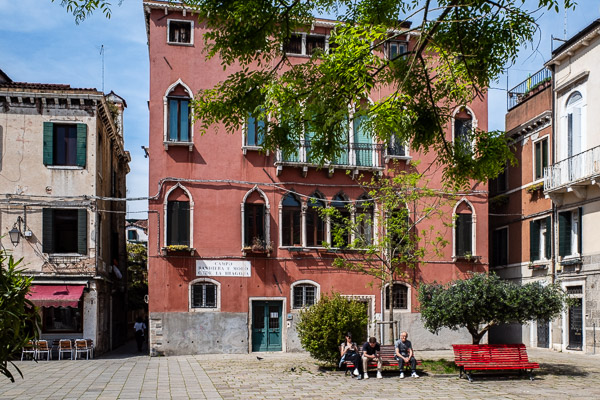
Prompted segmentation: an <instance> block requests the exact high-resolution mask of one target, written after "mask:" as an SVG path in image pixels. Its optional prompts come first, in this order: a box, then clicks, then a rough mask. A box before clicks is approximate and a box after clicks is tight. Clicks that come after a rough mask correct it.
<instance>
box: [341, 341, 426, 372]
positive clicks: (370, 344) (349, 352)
mask: <svg viewBox="0 0 600 400" xmlns="http://www.w3.org/2000/svg"><path fill="white" fill-rule="evenodd" d="M394 347H395V355H394V358H395V359H396V360H398V368H399V369H400V379H403V378H404V372H403V371H404V365H405V364H408V365H410V368H411V370H412V374H411V376H412V377H413V378H418V377H419V375H417V360H416V359H415V357H414V352H413V349H412V344H411V343H410V341H409V340H408V333H406V332H401V333H400V339H398V340H397V341H396V343H395V344H394ZM380 351H381V347H380V345H379V343H377V339H375V338H374V337H370V338H369V340H368V341H366V342H365V343H364V344H363V346H362V350H361V351H359V349H358V347H357V346H356V343H355V342H353V341H352V333H350V332H348V333H346V340H345V341H344V342H343V343H342V344H341V345H340V354H341V356H342V359H341V360H340V368H341V366H342V364H344V363H345V362H347V361H350V362H352V364H354V367H355V368H354V372H353V375H354V376H356V379H363V377H364V379H369V374H368V372H367V366H368V364H369V361H377V379H381V378H383V377H382V376H381V355H380V354H379V352H380Z"/></svg>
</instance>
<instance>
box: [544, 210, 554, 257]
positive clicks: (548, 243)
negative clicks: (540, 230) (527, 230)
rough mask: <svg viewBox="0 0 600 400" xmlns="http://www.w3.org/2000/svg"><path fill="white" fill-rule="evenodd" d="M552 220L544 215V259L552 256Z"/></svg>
mask: <svg viewBox="0 0 600 400" xmlns="http://www.w3.org/2000/svg"><path fill="white" fill-rule="evenodd" d="M551 224H552V221H551V218H550V216H548V217H546V233H545V234H544V241H545V245H546V246H545V247H546V248H545V249H544V252H545V256H546V259H547V260H549V259H551V258H552V225H551Z"/></svg>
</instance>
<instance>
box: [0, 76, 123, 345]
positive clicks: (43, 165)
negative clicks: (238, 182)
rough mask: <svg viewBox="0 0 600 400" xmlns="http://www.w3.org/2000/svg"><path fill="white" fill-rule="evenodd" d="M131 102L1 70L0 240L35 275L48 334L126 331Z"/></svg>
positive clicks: (99, 336)
mask: <svg viewBox="0 0 600 400" xmlns="http://www.w3.org/2000/svg"><path fill="white" fill-rule="evenodd" d="M125 107H126V103H125V101H124V100H123V99H122V98H120V97H119V96H117V95H115V94H114V93H112V92H111V93H110V94H108V95H105V94H103V93H101V92H99V91H97V90H95V89H76V88H71V87H70V86H69V85H54V84H37V83H20V82H12V81H11V80H10V78H9V77H7V76H6V74H0V145H1V146H2V148H1V152H0V154H1V158H0V226H1V228H2V235H3V237H2V239H1V245H2V247H3V248H4V249H6V250H9V251H10V252H11V253H12V254H13V255H14V256H15V258H17V259H18V258H21V257H22V258H23V264H22V265H23V266H24V267H25V269H26V273H27V274H29V275H31V276H33V277H34V285H33V289H32V292H31V293H30V298H31V299H32V300H33V302H34V303H35V304H36V305H38V306H39V307H40V313H41V317H42V332H41V337H42V338H47V339H50V340H53V339H59V338H89V339H93V340H94V343H95V346H96V350H97V351H98V352H104V351H107V350H109V349H111V348H113V347H115V346H116V345H118V344H119V343H120V342H122V341H123V340H125V338H126V337H127V326H126V313H125V300H126V293H125V287H126V285H125V283H126V278H127V277H126V252H125V239H126V238H125V231H124V226H125V214H124V212H125V201H124V198H125V176H126V174H127V173H128V172H129V166H128V163H129V161H130V156H129V153H128V152H127V151H125V149H124V142H123V119H122V115H123V110H124V108H125Z"/></svg>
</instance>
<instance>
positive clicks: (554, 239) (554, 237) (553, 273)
mask: <svg viewBox="0 0 600 400" xmlns="http://www.w3.org/2000/svg"><path fill="white" fill-rule="evenodd" d="M554 67H555V66H554V64H552V66H551V68H552V86H551V90H552V93H551V95H552V105H551V112H552V146H551V148H552V151H551V153H552V163H554V160H555V158H556V157H555V154H554V152H555V151H556V112H555V111H556V99H555V97H554V88H555V87H556V74H555V71H554V69H555V68H554ZM551 204H552V238H551V239H552V244H553V245H554V246H553V250H554V251H553V252H552V257H551V258H552V260H551V261H550V266H551V268H552V270H551V274H550V275H551V276H550V279H551V283H555V282H556V259H557V257H556V253H557V249H558V243H557V238H558V234H557V232H556V231H557V229H558V228H557V223H556V221H557V219H556V218H557V216H558V212H557V209H556V205H555V204H554V201H551Z"/></svg>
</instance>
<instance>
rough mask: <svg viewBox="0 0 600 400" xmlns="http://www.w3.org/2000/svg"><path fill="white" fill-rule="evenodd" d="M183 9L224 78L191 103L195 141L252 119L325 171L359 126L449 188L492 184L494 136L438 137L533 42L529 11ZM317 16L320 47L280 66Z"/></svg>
mask: <svg viewBox="0 0 600 400" xmlns="http://www.w3.org/2000/svg"><path fill="white" fill-rule="evenodd" d="M185 3H186V4H187V5H188V6H190V7H191V8H193V9H194V10H195V12H196V13H197V14H198V17H199V19H200V20H201V21H203V23H205V24H206V26H207V27H208V28H209V29H210V31H209V32H208V33H206V34H205V35H204V39H205V46H206V55H207V57H208V58H213V57H218V59H219V60H220V62H221V64H222V65H223V67H224V68H225V69H230V70H232V72H231V74H230V75H229V76H228V77H227V78H226V79H225V80H224V81H222V82H220V83H218V84H217V85H216V86H215V87H214V88H212V89H207V90H202V91H200V93H199V94H198V95H197V97H196V102H195V107H194V108H195V117H196V119H197V120H198V121H199V122H200V123H199V124H198V125H199V126H200V130H201V132H202V133H205V132H207V131H208V130H209V129H214V126H215V124H218V123H223V124H224V126H225V129H226V131H228V132H237V131H239V127H240V126H241V125H242V124H243V123H244V120H245V118H246V117H247V116H248V115H249V114H252V115H253V116H255V117H256V118H260V119H262V120H263V121H264V122H265V124H264V127H263V126H261V127H260V128H259V129H260V130H262V134H263V136H264V138H265V139H264V140H265V143H264V147H265V149H270V150H274V149H276V148H278V149H283V150H284V151H289V152H292V151H294V149H295V148H296V147H297V145H298V142H299V140H301V139H302V138H303V137H304V135H305V134H306V133H307V132H310V136H311V152H312V153H311V154H312V157H314V158H316V159H318V160H320V161H321V162H322V163H325V162H326V161H327V160H331V159H334V157H336V156H337V155H339V154H340V153H341V152H342V151H343V148H344V147H345V146H347V142H348V121H349V120H350V119H352V118H357V117H365V118H364V120H365V121H367V123H365V128H364V129H365V130H366V131H368V133H369V134H370V135H371V136H372V137H374V138H376V140H379V141H382V142H386V141H388V140H389V139H390V137H391V136H392V135H394V136H395V138H396V139H397V140H400V141H403V142H405V143H408V144H410V148H411V149H413V150H414V151H422V152H425V153H426V152H428V151H435V152H436V155H437V161H438V162H439V163H440V164H441V165H443V166H444V173H445V176H446V178H447V179H446V182H450V183H452V184H454V185H455V186H464V185H465V184H467V182H468V179H469V178H472V179H476V180H486V179H488V178H492V177H495V176H496V175H497V174H498V173H499V172H500V171H501V170H502V169H503V168H504V166H505V164H506V162H507V160H510V162H514V158H513V156H512V155H511V153H510V151H509V148H508V143H507V139H506V138H505V135H504V134H503V132H498V131H492V132H485V131H483V130H481V129H478V128H476V127H473V129H471V130H470V131H469V132H468V135H469V136H468V137H467V138H466V140H462V141H454V142H452V140H449V138H448V137H447V135H446V131H447V128H448V127H449V126H450V124H451V121H452V115H453V112H454V111H455V110H456V108H457V107H460V106H461V105H468V104H470V103H471V102H473V101H474V100H476V99H478V98H479V99H482V98H484V96H485V92H486V89H487V87H488V85H489V84H490V82H493V81H494V80H495V79H496V78H498V76H499V74H500V73H501V72H502V71H503V68H504V67H505V65H506V64H507V63H512V62H514V61H515V59H516V57H517V53H518V50H519V48H520V46H522V45H525V44H527V43H530V42H531V40H532V39H533V37H534V33H535V31H536V28H537V25H536V22H535V17H534V16H532V12H533V11H534V10H531V9H528V7H526V4H524V3H525V1H524V0H441V1H436V2H432V1H429V0H415V1H406V0H385V1H381V0H359V1H350V0H340V1H333V0H310V1H308V0H287V1H280V0H271V1H269V0H239V1H227V2H223V1H221V0H187V1H186V2H185ZM559 3H564V5H565V7H567V8H571V7H574V2H573V1H572V0H564V1H561V0H539V7H540V8H547V9H554V10H556V11H558V7H559ZM322 15H328V16H334V17H335V19H336V21H332V22H331V23H332V25H331V26H332V27H333V28H332V30H331V32H330V37H329V39H328V44H329V46H328V48H329V50H328V51H325V50H324V49H323V48H320V47H318V46H316V47H315V48H314V49H313V51H312V54H309V56H310V57H305V59H303V61H304V62H301V63H298V62H296V61H293V60H291V59H290V57H289V54H290V51H288V49H289V48H290V43H291V42H292V41H293V40H294V34H295V33H297V32H308V31H310V27H311V26H314V22H315V18H316V16H322ZM406 35H409V36H410V37H411V44H410V45H409V46H408V47H407V48H404V50H403V51H401V52H399V53H396V54H392V52H391V51H390V50H389V46H390V44H391V43H392V42H394V41H398V40H404V39H403V38H404V37H406ZM240 67H241V69H240ZM390 88H391V90H388V89H390ZM382 89H383V90H382ZM376 93H377V94H378V95H377V96H373V95H374V94H376ZM374 97H377V98H374ZM465 144H468V146H465ZM465 147H467V150H468V151H465Z"/></svg>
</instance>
